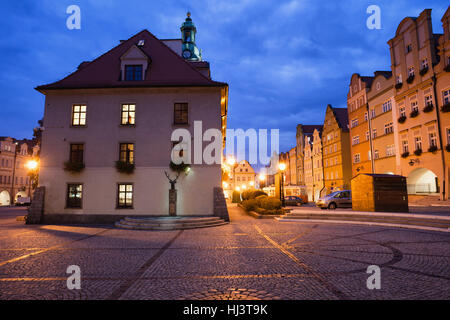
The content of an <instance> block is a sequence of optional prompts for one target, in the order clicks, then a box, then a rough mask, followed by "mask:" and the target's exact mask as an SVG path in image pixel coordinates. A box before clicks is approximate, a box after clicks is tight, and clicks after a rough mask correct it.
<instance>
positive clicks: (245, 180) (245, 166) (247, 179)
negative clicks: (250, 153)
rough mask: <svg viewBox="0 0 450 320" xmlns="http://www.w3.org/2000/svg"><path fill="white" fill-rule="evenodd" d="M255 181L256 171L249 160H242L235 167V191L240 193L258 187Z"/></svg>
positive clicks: (233, 179)
mask: <svg viewBox="0 0 450 320" xmlns="http://www.w3.org/2000/svg"><path fill="white" fill-rule="evenodd" d="M255 179H256V176H255V170H254V169H253V168H252V166H251V165H250V163H249V162H248V161H247V160H242V161H241V162H239V163H237V164H236V165H235V167H234V169H233V177H232V183H233V189H238V190H239V191H244V190H245V189H252V188H254V187H255V185H256V181H255Z"/></svg>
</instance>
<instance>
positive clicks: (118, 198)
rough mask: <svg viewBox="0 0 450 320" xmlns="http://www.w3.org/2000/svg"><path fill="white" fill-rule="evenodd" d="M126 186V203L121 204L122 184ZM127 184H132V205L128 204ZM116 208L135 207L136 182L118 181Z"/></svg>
mask: <svg viewBox="0 0 450 320" xmlns="http://www.w3.org/2000/svg"><path fill="white" fill-rule="evenodd" d="M123 185H124V186H125V205H121V204H120V194H121V193H122V191H120V186H123ZM127 186H131V205H127V204H126V202H127V201H126V199H127V197H126V195H127V193H129V192H128V191H127V190H126V189H127V188H126V187H127ZM116 209H134V183H132V182H118V183H117V200H116Z"/></svg>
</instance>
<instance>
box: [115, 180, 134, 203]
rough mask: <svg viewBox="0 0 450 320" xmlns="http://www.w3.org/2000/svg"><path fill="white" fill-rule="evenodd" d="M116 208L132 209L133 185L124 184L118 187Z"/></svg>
mask: <svg viewBox="0 0 450 320" xmlns="http://www.w3.org/2000/svg"><path fill="white" fill-rule="evenodd" d="M117 207H118V208H132V207H133V185H132V184H131V183H124V184H119V185H118V197H117Z"/></svg>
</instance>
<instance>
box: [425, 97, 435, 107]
mask: <svg viewBox="0 0 450 320" xmlns="http://www.w3.org/2000/svg"><path fill="white" fill-rule="evenodd" d="M431 105H433V96H432V95H431V94H430V95H428V96H425V106H431Z"/></svg>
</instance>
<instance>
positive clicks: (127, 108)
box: [120, 104, 136, 125]
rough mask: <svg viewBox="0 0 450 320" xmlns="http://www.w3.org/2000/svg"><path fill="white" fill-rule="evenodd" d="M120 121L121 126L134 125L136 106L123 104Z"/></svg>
mask: <svg viewBox="0 0 450 320" xmlns="http://www.w3.org/2000/svg"><path fill="white" fill-rule="evenodd" d="M121 119H122V120H121V122H120V123H121V124H122V125H134V124H135V121H136V105H134V104H123V105H122V115H121Z"/></svg>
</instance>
